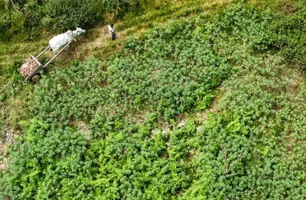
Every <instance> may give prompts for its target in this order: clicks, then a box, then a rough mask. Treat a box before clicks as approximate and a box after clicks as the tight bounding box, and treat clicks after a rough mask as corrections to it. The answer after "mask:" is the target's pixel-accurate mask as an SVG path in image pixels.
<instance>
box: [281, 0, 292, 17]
mask: <svg viewBox="0 0 306 200" xmlns="http://www.w3.org/2000/svg"><path fill="white" fill-rule="evenodd" d="M277 9H278V10H279V11H280V12H281V13H282V14H284V15H290V14H293V13H295V12H296V11H297V6H296V3H295V2H292V1H289V0H285V1H283V2H281V3H280V4H279V5H278V6H277Z"/></svg>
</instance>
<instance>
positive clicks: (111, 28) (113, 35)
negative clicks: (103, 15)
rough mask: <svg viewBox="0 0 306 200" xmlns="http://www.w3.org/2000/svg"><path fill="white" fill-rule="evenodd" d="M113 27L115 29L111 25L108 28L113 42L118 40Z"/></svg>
mask: <svg viewBox="0 0 306 200" xmlns="http://www.w3.org/2000/svg"><path fill="white" fill-rule="evenodd" d="M113 27H114V24H110V25H108V26H107V28H108V32H109V33H110V34H111V36H112V40H115V39H116V33H115V31H114V29H113Z"/></svg>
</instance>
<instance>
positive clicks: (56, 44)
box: [49, 28, 85, 53]
mask: <svg viewBox="0 0 306 200" xmlns="http://www.w3.org/2000/svg"><path fill="white" fill-rule="evenodd" d="M84 32H85V30H83V29H81V28H76V29H75V30H74V31H71V30H68V31H67V32H66V33H63V34H59V35H57V36H54V37H53V38H52V39H51V40H50V41H49V45H50V47H51V49H52V51H53V52H54V53H56V52H58V50H59V49H60V48H61V47H62V46H64V45H66V44H67V43H69V42H71V41H72V40H73V39H74V38H75V37H76V36H79V35H80V34H81V33H84Z"/></svg>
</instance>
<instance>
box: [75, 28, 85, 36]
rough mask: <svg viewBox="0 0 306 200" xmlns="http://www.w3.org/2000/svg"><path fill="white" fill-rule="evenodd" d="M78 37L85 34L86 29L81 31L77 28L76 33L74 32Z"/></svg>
mask: <svg viewBox="0 0 306 200" xmlns="http://www.w3.org/2000/svg"><path fill="white" fill-rule="evenodd" d="M73 32H74V33H75V35H76V36H78V35H80V34H81V33H85V30H84V29H81V28H79V27H76V29H75V31H73Z"/></svg>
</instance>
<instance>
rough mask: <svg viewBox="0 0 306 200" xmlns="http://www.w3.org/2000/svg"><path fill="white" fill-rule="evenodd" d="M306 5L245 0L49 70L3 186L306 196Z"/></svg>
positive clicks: (72, 191)
mask: <svg viewBox="0 0 306 200" xmlns="http://www.w3.org/2000/svg"><path fill="white" fill-rule="evenodd" d="M301 5H302V4H301ZM296 12H297V13H296V14H295V15H289V16H286V17H281V16H279V15H276V14H275V13H272V12H271V11H267V10H263V9H258V8H255V7H253V6H250V5H246V3H238V4H234V5H231V6H229V7H228V8H225V9H223V10H220V11H218V12H217V13H216V14H214V15H208V14H206V13H202V14H200V15H199V16H197V17H191V18H188V19H187V18H181V19H180V20H176V21H169V22H168V23H167V24H165V25H163V26H158V27H155V28H152V29H150V30H148V31H146V32H145V33H143V34H142V35H141V36H140V37H138V38H136V37H130V38H129V39H128V41H127V42H126V44H125V47H124V49H123V50H122V51H121V52H120V53H119V54H116V55H113V56H112V57H111V58H109V59H107V60H100V59H98V58H95V57H93V56H91V57H88V58H87V59H86V60H85V61H82V62H80V61H77V60H75V61H73V62H72V63H71V66H70V67H69V68H65V69H61V68H59V69H57V70H53V71H51V72H50V73H48V74H47V75H44V76H43V79H42V80H41V81H40V82H39V84H36V85H35V86H33V87H34V90H33V91H32V92H30V93H29V95H28V97H27V100H28V104H27V107H28V109H29V113H30V120H28V121H21V122H19V124H18V125H19V126H20V127H22V129H23V130H24V134H23V135H22V136H20V137H19V139H18V140H16V142H15V143H14V144H13V145H12V147H11V149H10V151H9V160H10V162H9V165H8V166H7V168H6V169H5V170H4V171H3V172H1V173H0V178H1V179H0V198H9V199H129V200H136V199H139V200H140V199H141V200H142V199H186V200H189V199H304V198H305V197H306V195H305V194H306V166H305V161H306V157H305V155H306V154H305V153H306V109H305V101H306V76H305V66H306V65H305V58H304V57H303V56H302V54H301V53H302V52H301V51H298V50H297V49H296V48H301V50H304V49H305V47H301V46H297V45H295V44H300V45H302V44H305V42H306V41H305V40H304V38H305V32H303V30H306V23H305V22H306V21H305V19H304V18H303V17H302V16H305V15H306V11H305V9H304V8H303V6H301V8H300V7H298V5H297V11H296ZM302 20H304V21H303V22H302ZM293 22H294V23H293ZM288 24H291V25H292V26H291V27H289V25H288ZM292 35H294V36H292ZM291 36H292V37H291ZM288 38H291V39H290V40H289V39H288ZM303 42H304V43H303ZM292 45H293V46H294V47H293V48H292ZM297 60H298V61H297ZM11 92H12V91H10V90H6V91H5V92H3V93H1V94H0V100H1V101H5V100H7V99H8V98H9V96H10V93H11ZM0 121H1V120H0Z"/></svg>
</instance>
